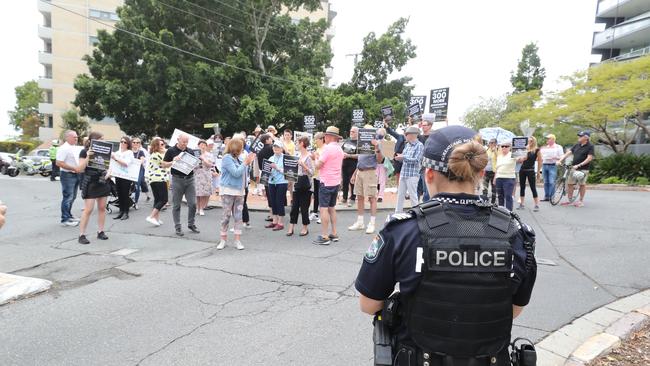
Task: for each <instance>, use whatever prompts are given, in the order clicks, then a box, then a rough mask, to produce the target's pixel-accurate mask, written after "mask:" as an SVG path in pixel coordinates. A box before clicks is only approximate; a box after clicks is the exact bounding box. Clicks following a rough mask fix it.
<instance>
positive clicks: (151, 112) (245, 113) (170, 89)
mask: <svg viewBox="0 0 650 366" xmlns="http://www.w3.org/2000/svg"><path fill="white" fill-rule="evenodd" d="M301 6H302V7H304V8H306V9H308V10H313V9H314V8H316V7H318V6H320V2H318V1H315V0H247V1H238V2H214V1H211V0H195V1H192V2H186V1H184V0H137V1H136V0H126V1H125V2H124V6H122V7H120V8H119V9H118V14H119V16H120V21H119V22H118V23H117V27H118V28H122V29H125V30H128V31H129V32H132V33H135V34H140V35H142V36H144V37H147V38H149V39H152V40H155V41H156V42H158V43H155V42H151V41H148V40H145V39H142V38H137V37H134V36H133V35H130V34H127V33H124V32H120V31H116V32H114V33H112V34H109V33H107V32H99V34H98V38H99V43H98V45H97V48H96V49H95V50H93V53H92V55H91V56H87V57H86V58H85V60H86V63H87V64H88V68H89V70H90V75H80V76H79V77H77V79H76V80H75V88H76V89H77V91H78V93H77V97H76V99H75V101H74V104H75V105H76V106H78V107H79V110H80V112H81V114H82V115H86V116H90V117H92V118H94V119H102V118H104V117H105V116H110V117H113V118H115V120H116V121H117V123H118V124H119V125H120V128H121V129H122V130H124V131H125V132H127V133H129V134H138V133H143V132H144V133H146V134H148V135H155V134H158V135H163V136H168V135H170V134H171V132H172V131H173V129H174V128H182V129H184V130H186V131H190V132H192V131H194V132H195V133H197V134H207V133H209V130H206V129H204V128H203V124H204V123H206V122H213V123H219V124H220V126H221V127H222V129H223V131H224V132H225V133H230V132H233V131H235V130H241V129H247V130H251V129H253V127H254V126H255V125H256V124H258V123H275V124H278V125H281V124H286V123H291V122H294V123H295V122H297V121H298V120H301V119H302V115H300V116H298V113H296V110H295V107H296V105H295V104H294V105H293V106H292V105H291V103H294V102H293V101H288V100H285V99H284V97H285V96H287V95H288V94H291V93H295V91H296V88H298V89H300V88H303V90H304V91H306V90H307V89H311V88H321V86H320V85H321V84H322V78H323V77H324V67H325V66H328V65H329V62H330V60H331V58H332V53H331V50H330V46H329V42H328V41H327V39H326V38H325V37H324V32H325V30H326V29H327V27H328V24H327V22H326V21H325V20H320V21H317V22H311V21H309V20H308V19H306V18H305V19H302V20H300V21H298V22H296V21H292V19H291V18H290V17H289V16H288V15H282V14H281V13H282V12H283V11H284V10H282V9H297V8H298V7H301ZM283 7H284V8H283ZM168 46H169V47H168ZM170 47H176V48H180V49H182V50H186V51H188V52H192V53H195V54H196V55H199V57H197V56H192V55H188V54H187V53H183V52H181V51H178V50H177V49H171V48H170ZM258 70H259V71H258ZM262 74H263V75H265V76H263V75H262ZM310 93H311V95H314V94H318V93H316V92H309V93H307V94H310ZM314 104H316V103H313V101H312V102H311V103H310V105H314ZM307 112H308V111H305V112H303V113H307ZM201 131H202V132H204V133H201Z"/></svg>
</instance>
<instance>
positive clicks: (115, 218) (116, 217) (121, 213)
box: [113, 212, 124, 220]
mask: <svg viewBox="0 0 650 366" xmlns="http://www.w3.org/2000/svg"><path fill="white" fill-rule="evenodd" d="M122 216H124V212H120V214H119V215H117V216H115V217H113V220H120V219H122Z"/></svg>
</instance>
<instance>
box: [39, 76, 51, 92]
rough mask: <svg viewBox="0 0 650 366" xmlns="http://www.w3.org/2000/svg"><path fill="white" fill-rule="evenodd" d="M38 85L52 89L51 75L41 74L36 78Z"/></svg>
mask: <svg viewBox="0 0 650 366" xmlns="http://www.w3.org/2000/svg"><path fill="white" fill-rule="evenodd" d="M38 87H39V88H41V89H45V90H52V77H51V76H50V77H47V76H41V77H39V78H38Z"/></svg>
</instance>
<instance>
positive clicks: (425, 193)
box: [418, 170, 430, 202]
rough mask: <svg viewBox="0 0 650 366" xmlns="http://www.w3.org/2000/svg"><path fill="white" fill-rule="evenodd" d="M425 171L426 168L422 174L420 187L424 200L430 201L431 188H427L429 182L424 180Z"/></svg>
mask: <svg viewBox="0 0 650 366" xmlns="http://www.w3.org/2000/svg"><path fill="white" fill-rule="evenodd" d="M425 173H426V170H425V171H423V172H422V173H421V174H420V182H419V183H418V189H420V187H422V202H428V201H429V199H430V197H429V189H428V188H427V182H426V181H425V180H424V175H425Z"/></svg>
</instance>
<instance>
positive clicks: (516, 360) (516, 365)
mask: <svg viewBox="0 0 650 366" xmlns="http://www.w3.org/2000/svg"><path fill="white" fill-rule="evenodd" d="M517 341H523V342H522V343H521V345H520V346H519V348H517ZM510 346H511V347H512V353H511V354H510V359H511V362H512V365H513V366H536V365H537V351H536V350H535V346H534V345H533V342H531V341H530V340H528V339H526V338H516V339H515V340H514V341H512V344H511V345H510Z"/></svg>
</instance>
